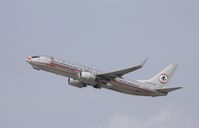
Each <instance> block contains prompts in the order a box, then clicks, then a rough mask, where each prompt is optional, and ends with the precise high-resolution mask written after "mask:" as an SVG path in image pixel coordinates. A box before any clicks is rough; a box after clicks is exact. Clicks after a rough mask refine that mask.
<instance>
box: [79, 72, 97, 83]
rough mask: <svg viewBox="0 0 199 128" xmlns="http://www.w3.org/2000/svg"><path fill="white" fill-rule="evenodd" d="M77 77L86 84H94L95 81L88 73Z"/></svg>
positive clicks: (93, 76) (94, 77)
mask: <svg viewBox="0 0 199 128" xmlns="http://www.w3.org/2000/svg"><path fill="white" fill-rule="evenodd" d="M79 77H80V79H81V80H83V81H88V82H95V80H96V76H95V75H93V74H91V73H90V72H81V73H80V76H79Z"/></svg>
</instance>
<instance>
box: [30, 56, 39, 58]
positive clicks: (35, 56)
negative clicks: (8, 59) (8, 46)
mask: <svg viewBox="0 0 199 128" xmlns="http://www.w3.org/2000/svg"><path fill="white" fill-rule="evenodd" d="M31 58H39V56H32V57H31Z"/></svg>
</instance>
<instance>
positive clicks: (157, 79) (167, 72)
mask: <svg viewBox="0 0 199 128" xmlns="http://www.w3.org/2000/svg"><path fill="white" fill-rule="evenodd" d="M176 68H177V65H176V64H170V65H169V66H168V67H166V68H165V69H164V70H162V71H161V72H160V73H158V74H157V75H155V76H154V77H153V78H151V79H149V80H147V81H146V82H148V83H151V84H155V85H159V86H160V87H163V86H165V85H167V83H168V82H169V80H170V79H171V77H172V75H173V74H174V72H175V70H176Z"/></svg>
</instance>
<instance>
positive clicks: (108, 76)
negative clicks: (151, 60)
mask: <svg viewBox="0 0 199 128" xmlns="http://www.w3.org/2000/svg"><path fill="white" fill-rule="evenodd" d="M146 61H147V59H146V60H144V61H143V62H142V63H141V64H140V65H137V66H133V67H130V68H127V69H123V70H118V71H114V72H108V73H102V74H98V75H96V76H98V77H100V78H104V79H107V80H112V79H115V78H121V77H122V76H123V75H125V74H128V73H130V72H133V71H135V70H138V69H140V68H142V67H143V66H144V64H145V63H146Z"/></svg>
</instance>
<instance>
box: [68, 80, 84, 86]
mask: <svg viewBox="0 0 199 128" xmlns="http://www.w3.org/2000/svg"><path fill="white" fill-rule="evenodd" d="M68 84H69V85H72V86H75V87H78V88H83V87H86V84H84V83H81V82H80V81H79V80H74V79H72V78H68Z"/></svg>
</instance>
